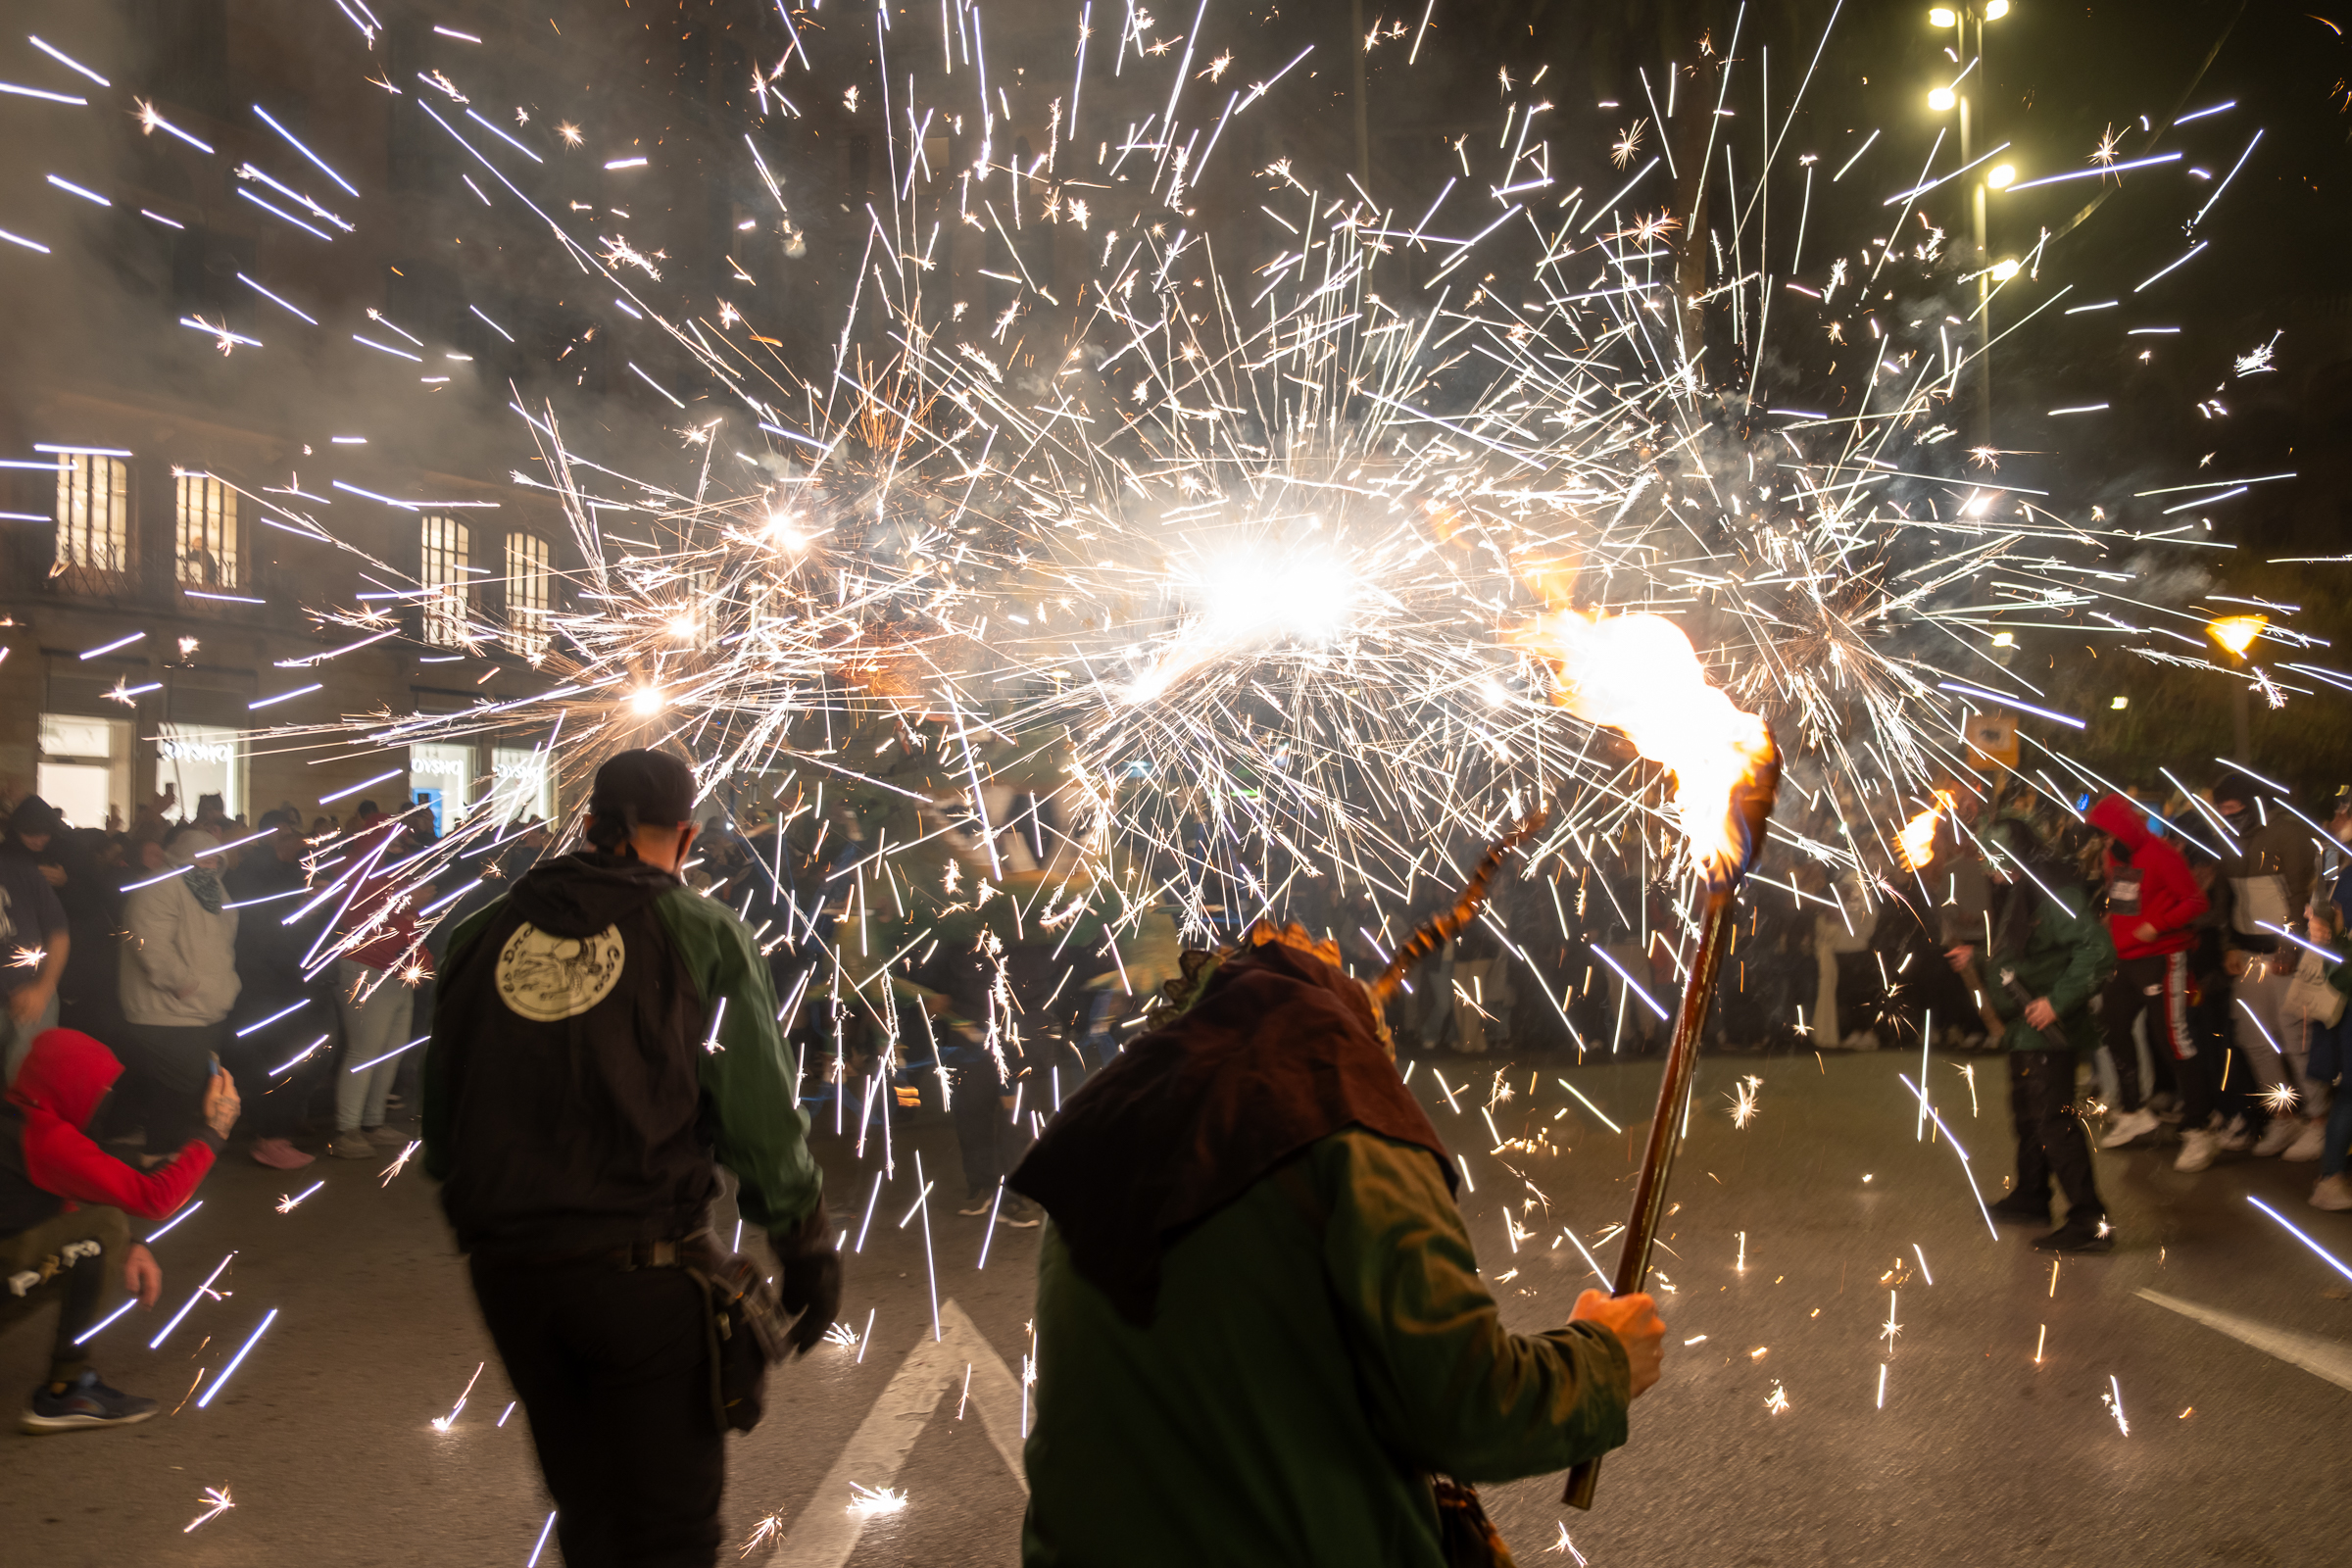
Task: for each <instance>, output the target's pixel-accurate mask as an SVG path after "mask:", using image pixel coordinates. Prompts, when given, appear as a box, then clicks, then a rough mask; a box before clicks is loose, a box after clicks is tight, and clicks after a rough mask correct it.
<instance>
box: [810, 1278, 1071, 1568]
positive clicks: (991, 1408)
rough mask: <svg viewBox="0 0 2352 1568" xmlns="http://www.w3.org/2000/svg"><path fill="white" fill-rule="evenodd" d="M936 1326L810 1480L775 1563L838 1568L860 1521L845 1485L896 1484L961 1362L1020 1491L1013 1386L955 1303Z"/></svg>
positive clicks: (958, 1375) (959, 1373) (960, 1375)
mask: <svg viewBox="0 0 2352 1568" xmlns="http://www.w3.org/2000/svg"><path fill="white" fill-rule="evenodd" d="M939 1323H940V1337H939V1338H938V1339H937V1340H934V1339H932V1338H931V1337H930V1336H929V1335H927V1334H926V1335H924V1336H922V1337H921V1338H920V1339H919V1340H917V1341H916V1343H915V1347H914V1348H913V1349H912V1350H911V1351H909V1352H908V1353H907V1359H906V1360H905V1361H903V1362H901V1363H900V1365H899V1370H898V1371H897V1372H896V1373H894V1374H893V1375H892V1377H891V1380H890V1382H889V1384H888V1386H886V1387H885V1388H884V1389H883V1390H882V1395H881V1397H879V1398H877V1399H876V1400H875V1401H874V1404H873V1408H872V1409H870V1410H868V1411H867V1412H866V1415H865V1419H864V1420H863V1421H862V1422H860V1423H858V1430H857V1431H856V1432H855V1433H853V1434H852V1435H851V1437H850V1442H849V1446H847V1447H845V1448H843V1449H842V1451H841V1456H840V1457H839V1458H837V1459H835V1460H834V1461H833V1467H832V1468H831V1469H829V1470H827V1471H826V1472H825V1478H824V1480H822V1481H820V1482H818V1483H817V1488H816V1495H815V1496H813V1497H812V1498H810V1499H809V1505H808V1507H807V1508H805V1509H804V1510H802V1513H801V1516H800V1518H798V1519H796V1520H794V1521H793V1525H792V1530H791V1533H790V1534H788V1535H787V1536H786V1537H785V1538H784V1544H783V1545H782V1547H781V1548H779V1549H778V1551H777V1552H776V1555H775V1557H774V1559H773V1561H774V1562H775V1563H776V1564H778V1565H779V1568H786V1565H789V1568H841V1565H842V1564H843V1563H846V1562H848V1561H849V1558H850V1553H851V1552H853V1551H855V1550H856V1549H857V1548H858V1538H859V1537H861V1536H862V1535H864V1533H865V1521H866V1516H865V1515H864V1514H862V1513H854V1512H852V1511H851V1509H850V1499H851V1495H852V1494H851V1492H850V1484H851V1483H852V1482H856V1483H857V1484H858V1485H859V1486H861V1487H887V1486H889V1485H891V1484H892V1483H893V1482H895V1481H897V1480H898V1477H899V1471H900V1469H901V1468H902V1467H903V1466H904V1465H905V1464H906V1463H907V1453H908V1452H910V1451H911V1450H912V1449H913V1447H914V1442H915V1439H916V1438H918V1437H920V1436H921V1435H922V1431H923V1428H924V1427H925V1426H926V1425H928V1424H929V1422H930V1420H931V1417H932V1415H933V1414H934V1413H935V1412H936V1411H937V1410H938V1408H939V1401H940V1398H941V1397H942V1396H944V1395H945V1394H946V1393H947V1392H948V1391H949V1390H950V1389H952V1388H958V1387H960V1386H961V1385H962V1383H963V1380H964V1376H965V1371H964V1369H965V1368H966V1367H967V1366H968V1367H969V1368H970V1369H971V1371H970V1376H971V1401H970V1402H971V1403H972V1405H973V1406H975V1407H977V1409H978V1410H979V1412H980V1425H981V1427H982V1428H983V1429H984V1430H985V1431H986V1432H987V1434H988V1441H989V1442H990V1443H991V1444H992V1445H994V1446H995V1447H996V1450H997V1453H998V1456H999V1457H1001V1458H1002V1459H1004V1461H1005V1466H1006V1467H1007V1468H1008V1469H1010V1470H1011V1472H1012V1476H1013V1479H1014V1480H1015V1481H1016V1482H1019V1483H1020V1487H1021V1491H1022V1492H1023V1493H1024V1494H1026V1493H1027V1492H1028V1490H1029V1484H1028V1481H1027V1479H1026V1478H1025V1477H1024V1476H1023V1475H1022V1472H1021V1441H1020V1398H1021V1395H1020V1385H1019V1384H1018V1383H1016V1382H1014V1381H1013V1376H1012V1372H1011V1370H1010V1369H1009V1368H1007V1367H1006V1366H1005V1358H1004V1357H1003V1356H1001V1355H999V1354H998V1353H997V1351H996V1348H995V1347H994V1346H992V1345H990V1344H989V1342H988V1338H987V1336H985V1335H983V1334H982V1333H981V1332H980V1330H979V1328H978V1327H977V1326H976V1325H975V1324H974V1323H973V1322H972V1320H971V1318H970V1317H969V1316H968V1315H967V1314H966V1313H965V1312H964V1310H963V1308H962V1307H961V1306H959V1305H957V1304H956V1302H954V1301H952V1300H950V1301H942V1302H941V1303H940V1306H939Z"/></svg>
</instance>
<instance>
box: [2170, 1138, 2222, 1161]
mask: <svg viewBox="0 0 2352 1568" xmlns="http://www.w3.org/2000/svg"><path fill="white" fill-rule="evenodd" d="M2221 1143H2222V1141H2221V1137H2220V1135H2218V1134H2216V1133H2213V1132H2211V1131H2209V1130H2207V1129H2206V1128H2203V1127H2191V1128H2190V1129H2189V1130H2188V1131H2186V1132H2184V1133H2182V1134H2181V1135H2180V1158H2178V1159H2176V1160H2174V1161H2173V1169H2175V1170H2204V1169H2206V1168H2207V1167H2209V1166H2210V1165H2212V1163H2213V1156H2214V1155H2215V1154H2217V1153H2219V1152H2221Z"/></svg>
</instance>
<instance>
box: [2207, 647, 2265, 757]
mask: <svg viewBox="0 0 2352 1568" xmlns="http://www.w3.org/2000/svg"><path fill="white" fill-rule="evenodd" d="M2269 624H2270V617H2269V616H2268V615H2224V616H2222V617H2221V618H2220V619H2219V620H2215V621H2210V622H2208V623H2207V625H2206V627H2205V635H2206V636H2208V637H2210V638H2212V639H2213V640H2214V641H2215V642H2217V643H2219V644H2221V646H2222V647H2223V648H2224V649H2226V650H2227V651H2228V652H2229V657H2230V658H2231V659H2233V660H2235V661H2236V662H2237V667H2238V672H2239V675H2240V677H2241V678H2240V679H2239V681H2238V683H2237V689H2236V692H2235V693H2234V699H2233V701H2232V703H2231V715H2230V716H2231V717H2232V718H2233V719H2235V720H2236V724H2237V753H2236V756H2237V760H2239V761H2240V762H2251V761H2252V760H2254V740H2253V734H2252V730H2253V720H2252V718H2251V717H2250V715H2249V706H2250V705H2249V704H2248V703H2247V700H2246V687H2247V685H2248V682H2247V681H2246V680H2245V679H2243V678H2242V677H2243V675H2244V673H2245V669H2246V650H2247V649H2249V648H2251V647H2253V646H2254V639H2255V638H2257V637H2259V636H2261V635H2262V628H2263V627H2265V626H2267V625H2269Z"/></svg>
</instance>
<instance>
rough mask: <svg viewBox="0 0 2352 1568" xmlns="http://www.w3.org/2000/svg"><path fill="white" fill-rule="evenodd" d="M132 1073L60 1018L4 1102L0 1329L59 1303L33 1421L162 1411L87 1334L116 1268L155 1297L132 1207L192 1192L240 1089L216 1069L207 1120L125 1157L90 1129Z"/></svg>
mask: <svg viewBox="0 0 2352 1568" xmlns="http://www.w3.org/2000/svg"><path fill="white" fill-rule="evenodd" d="M122 1075H123V1064H122V1063H121V1062H119V1061H117V1060H116V1059H115V1057H114V1054H113V1053H112V1052H110V1051H108V1050H107V1049H106V1047H104V1046H102V1045H100V1044H99V1043H98V1042H97V1041H95V1040H92V1039H91V1038H90V1037H89V1036H88V1035H85V1034H79V1033H76V1032H75V1031H73V1030H72V1029H50V1030H46V1031H44V1032H42V1033H41V1034H39V1035H36V1036H35V1037H34V1038H33V1042H32V1048H31V1050H30V1051H29V1052H28V1053H27V1054H26V1055H25V1064H24V1066H23V1067H22V1068H20V1069H19V1070H18V1073H17V1077H16V1082H15V1083H14V1084H12V1085H11V1086H10V1087H9V1091H8V1098H7V1101H6V1103H5V1104H0V1329H6V1328H7V1327H9V1326H11V1325H13V1324H14V1323H16V1322H17V1321H18V1320H20V1319H22V1318H26V1317H30V1316H31V1315H33V1314H34V1313H36V1312H38V1311H40V1310H42V1309H43V1308H44V1307H46V1306H47V1305H48V1304H49V1303H50V1302H51V1301H53V1300H54V1301H55V1302H56V1303H57V1336H56V1340H55V1343H54V1348H52V1349H51V1351H50V1356H49V1376H48V1379H47V1380H46V1381H45V1382H43V1383H42V1384H41V1385H40V1386H39V1387H38V1388H36V1389H34V1390H33V1393H32V1401H31V1403H30V1404H29V1405H28V1406H26V1408H25V1422H24V1425H25V1431H27V1432H71V1431H73V1430H75V1429H77V1428H82V1427H119V1426H135V1425H136V1424H138V1423H139V1422H141V1421H144V1420H146V1419H147V1418H148V1417H149V1416H151V1415H153V1414H155V1401H154V1400H153V1399H147V1398H141V1397H138V1396H136V1395H129V1394H123V1393H122V1392H120V1391H118V1390H115V1389H111V1388H108V1387H107V1386H106V1385H105V1384H104V1383H101V1382H100V1381H99V1380H98V1374H97V1373H96V1372H95V1371H94V1370H92V1369H91V1366H90V1358H89V1354H88V1352H87V1351H86V1350H85V1349H84V1348H82V1342H83V1341H84V1340H85V1339H87V1338H88V1337H89V1335H90V1331H91V1329H92V1328H93V1327H94V1326H95V1325H96V1324H97V1323H98V1321H99V1313H98V1308H99V1306H100V1304H101V1303H102V1302H103V1301H104V1300H105V1299H106V1294H107V1282H108V1281H109V1280H110V1279H111V1278H113V1277H114V1275H115V1273H116V1272H117V1271H118V1270H119V1271H121V1274H122V1278H123V1289H124V1290H126V1291H128V1292H130V1293H131V1294H132V1295H134V1296H136V1297H137V1298H138V1299H139V1304H140V1305H141V1306H153V1305H154V1304H155V1299H156V1296H157V1295H158V1293H160V1292H161V1291H162V1290H163V1287H164V1276H163V1271H162V1270H161V1269H159V1268H157V1267H156V1264H155V1257H154V1255H153V1254H152V1253H150V1252H149V1251H148V1250H147V1249H146V1248H144V1247H141V1246H139V1245H138V1244H137V1243H135V1242H133V1241H132V1240H131V1239H130V1225H129V1219H128V1218H127V1217H126V1216H136V1217H137V1218H140V1219H162V1218H164V1217H165V1216H166V1215H168V1214H170V1213H172V1211H173V1210H174V1209H176V1208H178V1207H179V1206H180V1204H182V1203H184V1202H186V1201H188V1197H189V1195H190V1194H192V1193H194V1192H195V1191H196V1187H197V1184H198V1183H200V1182H202V1181H203V1180H204V1177H205V1173H206V1172H207V1171H209V1170H211V1169H212V1168H213V1159H214V1157H215V1156H216V1155H217V1154H219V1152H221V1140H223V1139H224V1138H226V1137H227V1136H228V1130H229V1128H231V1127H233V1126H235V1125H236V1120H237V1108H238V1107H237V1091H236V1088H235V1086H234V1084H233V1083H232V1082H231V1080H230V1079H229V1077H228V1075H227V1074H225V1073H222V1072H220V1071H218V1070H216V1071H215V1072H214V1074H213V1078H212V1082H211V1085H210V1087H209V1088H208V1089H207V1091H206V1093H205V1098H204V1112H203V1114H204V1120H203V1130H202V1131H201V1132H200V1133H199V1134H198V1135H197V1136H196V1137H194V1138H191V1139H189V1140H188V1142H187V1143H186V1144H185V1145H184V1146H183V1147H182V1148H181V1149H180V1150H179V1151H178V1152H177V1153H175V1154H174V1155H173V1156H172V1159H171V1161H170V1162H169V1163H167V1164H164V1165H161V1166H159V1167H157V1168H156V1169H154V1170H142V1169H140V1168H139V1167H137V1166H135V1165H128V1164H125V1163H123V1161H122V1160H119V1159H117V1158H115V1157H114V1156H113V1155H112V1154H109V1153H108V1152H106V1151H105V1150H104V1149H102V1148H100V1147H99V1146H98V1145H97V1144H96V1143H95V1142H93V1141H92V1140H91V1138H90V1136H89V1133H88V1131H87V1129H88V1127H89V1126H90V1121H91V1118H92V1117H93V1116H94V1115H95V1114H96V1113H97V1110H98V1106H99V1103H100V1102H102V1101H104V1100H105V1099H106V1097H107V1094H108V1093H109V1092H110V1091H111V1090H112V1089H113V1088H114V1085H115V1080H116V1079H117V1078H119V1077H121V1076H122Z"/></svg>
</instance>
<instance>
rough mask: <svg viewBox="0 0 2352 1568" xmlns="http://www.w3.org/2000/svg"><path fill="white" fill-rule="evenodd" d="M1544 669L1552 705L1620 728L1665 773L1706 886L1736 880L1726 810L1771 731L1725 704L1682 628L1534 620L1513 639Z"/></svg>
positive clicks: (1735, 828) (1764, 763)
mask: <svg viewBox="0 0 2352 1568" xmlns="http://www.w3.org/2000/svg"><path fill="white" fill-rule="evenodd" d="M1519 640H1520V641H1521V642H1523V643H1525V644H1526V645H1528V646H1529V647H1531V648H1533V649H1534V650H1535V652H1536V653H1537V654H1538V655H1539V656H1540V657H1542V658H1544V660H1546V661H1548V662H1550V663H1551V664H1552V666H1553V672H1554V674H1555V675H1556V676H1557V677H1558V681H1559V685H1558V689H1557V691H1556V692H1555V694H1554V698H1553V700H1554V701H1555V702H1557V703H1558V704H1559V705H1560V706H1561V707H1563V708H1565V709H1567V710H1568V711H1570V712H1572V713H1574V714H1576V716H1577V717H1579V718H1582V719H1585V720H1587V721H1588V722H1590V723H1593V724H1600V725H1604V726H1606V727H1608V728H1610V729H1614V730H1620V731H1622V732H1623V733H1624V735H1625V737H1626V739H1628V740H1630V741H1632V742H1633V743H1634V746H1635V749H1636V750H1638V751H1640V752H1641V754H1642V756H1643V757H1646V758H1648V759H1649V760H1651V761H1653V762H1656V763H1659V764H1660V765H1661V766H1663V767H1665V768H1666V769H1668V770H1669V771H1670V772H1672V773H1673V774H1674V801H1675V810H1676V813H1677V815H1678V816H1679V817H1680V819H1681V823H1682V829H1683V836H1684V837H1685V838H1686V839H1687V840H1688V841H1689V842H1690V845H1691V858H1693V859H1695V860H1697V861H1698V862H1699V863H1700V864H1701V865H1702V866H1704V867H1705V868H1706V871H1707V874H1708V876H1709V877H1710V879H1713V880H1717V881H1721V880H1725V879H1728V878H1730V877H1731V876H1734V875H1736V874H1737V873H1738V872H1739V871H1740V868H1741V867H1742V866H1743V865H1744V864H1745V863H1746V861H1747V858H1748V854H1749V846H1748V844H1747V836H1746V832H1745V829H1744V827H1743V825H1742V824H1741V822H1740V819H1739V813H1738V812H1737V810H1736V809H1735V805H1736V801H1737V798H1738V794H1739V791H1740V786H1741V785H1742V784H1745V783H1748V782H1750V781H1752V780H1754V779H1756V778H1757V777H1759V776H1760V775H1762V774H1764V773H1766V772H1767V771H1768V770H1769V769H1770V768H1771V766H1772V764H1773V761H1774V759H1775V756H1776V754H1775V752H1774V750H1773V744H1772V733H1771V731H1770V730H1768V729H1767V728H1766V727H1765V724H1764V720H1763V719H1762V718H1761V717H1759V716H1758V715H1757V714H1754V713H1743V712H1741V711H1740V710H1739V709H1738V708H1736V707H1734V706H1733V704H1732V700H1731V698H1730V697H1729V696H1728V695H1727V694H1726V693H1725V692H1724V691H1723V689H1722V688H1721V687H1718V686H1710V685H1708V684H1707V674H1706V670H1705V669H1704V668H1702V667H1701V666H1700V664H1699V662H1698V655H1697V654H1696V653H1694V652H1693V651H1692V650H1691V639H1690V638H1689V637H1687V636H1685V635H1684V633H1683V629H1682V628H1681V627H1680V626H1678V625H1676V624H1675V623H1674V622H1673V621H1671V620H1668V619H1666V618H1665V617H1664V616H1662V615H1649V614H1632V615H1602V616H1593V615H1587V614H1584V613H1580V612H1577V611H1573V610H1570V611H1562V612H1559V613H1556V614H1548V615H1542V616H1539V617H1538V618H1537V620H1536V623H1535V625H1534V626H1533V627H1531V628H1530V629H1529V630H1527V631H1526V632H1524V633H1522V634H1521V637H1520V639H1519Z"/></svg>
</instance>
